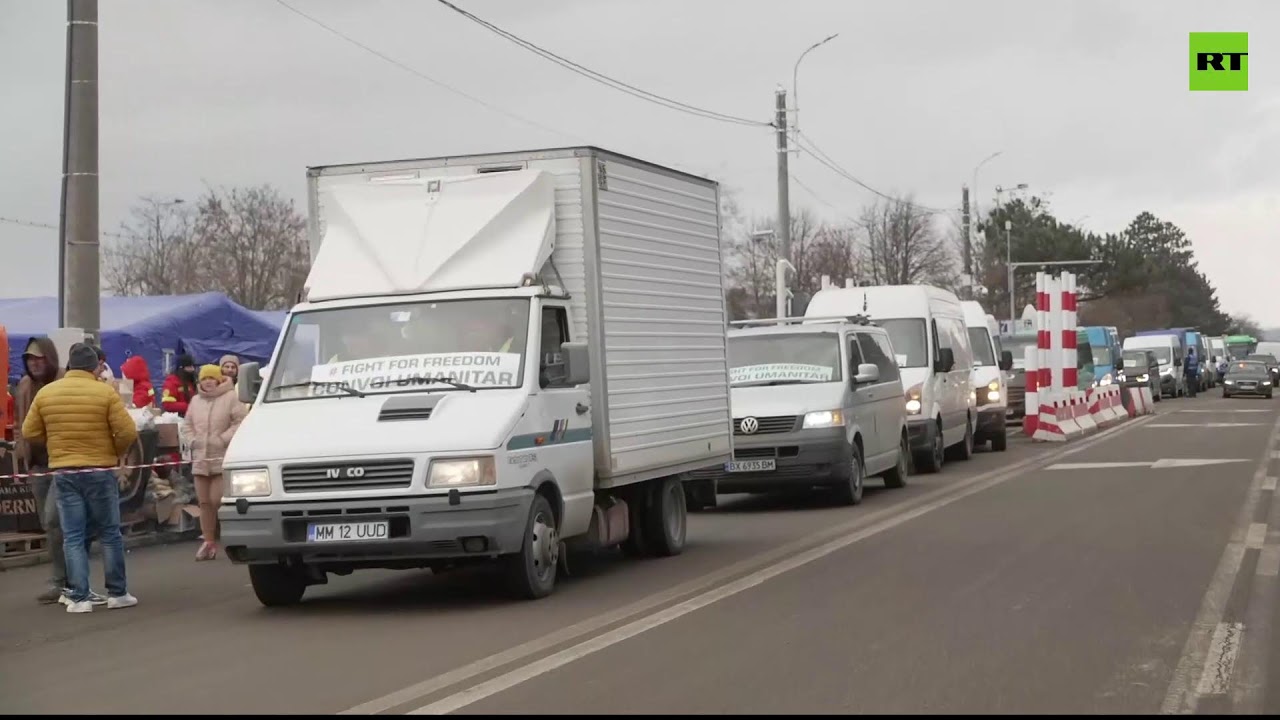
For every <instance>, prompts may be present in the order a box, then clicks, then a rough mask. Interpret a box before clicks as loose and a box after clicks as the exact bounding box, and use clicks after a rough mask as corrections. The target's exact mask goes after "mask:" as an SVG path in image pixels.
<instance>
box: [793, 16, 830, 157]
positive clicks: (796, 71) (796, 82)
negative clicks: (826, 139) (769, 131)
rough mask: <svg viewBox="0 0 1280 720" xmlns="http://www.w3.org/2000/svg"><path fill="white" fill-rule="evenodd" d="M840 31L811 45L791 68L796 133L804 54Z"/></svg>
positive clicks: (797, 131)
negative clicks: (801, 67) (801, 62)
mask: <svg viewBox="0 0 1280 720" xmlns="http://www.w3.org/2000/svg"><path fill="white" fill-rule="evenodd" d="M839 36H840V33H835V34H833V35H828V36H827V37H825V38H823V39H822V40H819V41H818V42H816V43H814V44H812V45H810V46H809V47H808V48H807V49H805V51H804V52H802V53H800V57H799V58H797V59H796V64H795V67H793V68H792V69H791V110H792V112H794V113H795V119H794V121H793V122H792V123H791V127H793V128H794V129H795V132H796V135H799V134H800V61H801V60H804V56H805V55H808V54H809V53H811V52H813V51H814V50H817V49H818V48H820V47H822V46H823V45H826V44H827V43H829V42H831V41H832V40H835V39H836V38H837V37H839Z"/></svg>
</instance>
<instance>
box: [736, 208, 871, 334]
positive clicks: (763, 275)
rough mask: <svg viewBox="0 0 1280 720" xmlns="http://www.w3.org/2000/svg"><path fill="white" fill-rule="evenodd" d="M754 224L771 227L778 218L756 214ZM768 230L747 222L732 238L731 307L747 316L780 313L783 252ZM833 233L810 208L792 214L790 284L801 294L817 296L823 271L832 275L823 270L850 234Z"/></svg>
mask: <svg viewBox="0 0 1280 720" xmlns="http://www.w3.org/2000/svg"><path fill="white" fill-rule="evenodd" d="M751 226H753V227H756V228H769V229H772V228H773V227H775V226H776V223H775V222H774V221H773V219H772V218H764V219H756V220H755V221H753V222H752V223H751ZM769 229H765V230H756V231H752V230H749V229H746V227H745V226H744V227H743V229H742V230H741V231H740V232H738V233H736V234H735V235H731V236H729V238H728V252H727V254H726V255H727V262H728V265H729V271H728V278H729V285H730V293H729V299H730V300H731V305H732V309H733V310H734V311H735V312H741V313H744V314H745V316H747V317H772V316H773V314H774V312H775V299H774V298H775V297H776V293H775V288H774V285H775V278H776V272H777V264H778V258H780V257H781V256H782V252H781V248H780V244H779V242H778V238H777V235H776V234H775V233H773V232H771V231H770V230H769ZM830 232H831V231H830V229H829V228H827V227H826V226H824V225H823V224H822V223H820V222H819V221H818V220H817V218H816V217H815V216H814V215H813V213H812V212H810V211H809V210H807V209H804V208H801V209H798V210H797V211H796V212H793V213H792V214H791V264H792V265H793V266H795V269H796V272H795V275H788V281H787V285H788V287H789V288H790V289H791V292H792V293H794V294H795V295H796V297H797V298H801V299H803V298H805V297H810V296H812V295H813V293H814V292H816V291H817V290H818V287H819V285H820V283H821V281H820V278H821V276H822V275H824V274H832V271H831V270H827V269H824V266H825V263H826V262H827V261H828V259H829V258H832V257H835V256H837V255H839V253H840V250H839V249H838V248H839V243H840V242H841V241H843V240H845V239H847V236H846V235H840V236H832V235H831V234H830ZM726 235H728V233H726ZM795 307H796V309H799V308H800V307H801V306H800V305H796V306H795ZM736 319H742V318H741V317H737V318H736Z"/></svg>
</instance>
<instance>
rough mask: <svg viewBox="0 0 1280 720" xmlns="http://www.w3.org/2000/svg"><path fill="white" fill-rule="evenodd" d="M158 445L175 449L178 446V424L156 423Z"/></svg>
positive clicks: (167, 448)
mask: <svg viewBox="0 0 1280 720" xmlns="http://www.w3.org/2000/svg"><path fill="white" fill-rule="evenodd" d="M156 433H157V440H156V447H160V448H165V449H166V450H174V449H177V447H178V424H177V423H156Z"/></svg>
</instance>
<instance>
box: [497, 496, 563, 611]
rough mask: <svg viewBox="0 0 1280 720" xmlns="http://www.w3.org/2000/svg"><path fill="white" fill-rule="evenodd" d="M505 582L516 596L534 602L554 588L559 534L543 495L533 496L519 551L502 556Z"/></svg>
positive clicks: (558, 551) (549, 504) (551, 511)
mask: <svg viewBox="0 0 1280 720" xmlns="http://www.w3.org/2000/svg"><path fill="white" fill-rule="evenodd" d="M505 561H506V563H507V567H506V575H507V583H508V585H509V586H510V588H511V591H512V592H513V593H514V594H515V595H516V596H518V597H521V598H524V599H527V600H537V599H539V598H544V597H546V596H548V595H550V594H551V591H552V590H554V589H555V587H556V566H557V563H559V561H560V533H559V531H558V528H557V526H556V515H555V511H553V510H552V509H551V502H550V501H548V500H547V498H546V496H545V495H543V494H541V493H538V494H535V495H534V496H533V506H532V507H530V508H529V520H528V523H527V524H526V525H525V533H524V545H523V546H522V547H521V548H520V552H517V553H513V554H511V555H508V556H507V557H506V560H505Z"/></svg>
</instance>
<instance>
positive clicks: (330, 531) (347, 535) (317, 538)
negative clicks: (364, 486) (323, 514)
mask: <svg viewBox="0 0 1280 720" xmlns="http://www.w3.org/2000/svg"><path fill="white" fill-rule="evenodd" d="M389 534H390V533H389V532H388V523H387V521H386V520H382V521H379V522H353V523H311V524H310V525H308V526H307V542H358V541H360V540H386V539H387V537H388V535H389Z"/></svg>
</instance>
